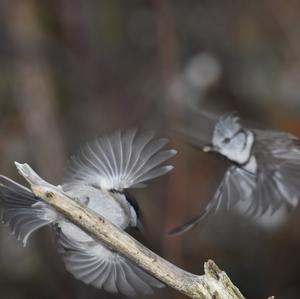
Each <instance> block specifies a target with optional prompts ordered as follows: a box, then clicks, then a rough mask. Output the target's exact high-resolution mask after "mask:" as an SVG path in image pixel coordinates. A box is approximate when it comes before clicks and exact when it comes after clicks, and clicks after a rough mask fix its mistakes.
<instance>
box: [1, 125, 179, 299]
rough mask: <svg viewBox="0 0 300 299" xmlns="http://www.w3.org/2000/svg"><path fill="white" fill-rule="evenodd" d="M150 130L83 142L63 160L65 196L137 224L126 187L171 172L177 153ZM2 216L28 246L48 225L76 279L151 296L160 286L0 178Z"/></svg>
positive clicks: (119, 221) (124, 225)
mask: <svg viewBox="0 0 300 299" xmlns="http://www.w3.org/2000/svg"><path fill="white" fill-rule="evenodd" d="M167 143H168V139H166V138H156V137H155V133H154V132H153V131H144V132H138V131H137V130H136V129H127V130H125V131H121V130H118V131H115V132H113V133H111V134H108V135H104V136H102V137H99V138H97V139H95V140H94V141H92V142H90V143H88V144H86V145H85V146H84V147H83V148H82V149H81V150H80V151H79V153H78V154H76V155H75V156H72V157H71V159H70V160H69V162H68V163H67V167H66V172H65V176H64V179H63V184H62V185H61V186H59V188H61V190H62V191H63V192H64V193H65V194H66V195H67V196H69V197H71V198H74V199H77V200H79V201H80V203H81V204H83V205H84V206H85V207H87V208H89V209H91V210H92V211H94V212H95V213H98V214H99V215H101V216H102V217H104V218H105V219H107V220H109V221H111V222H112V223H113V224H114V225H116V226H117V227H119V228H121V229H123V230H128V229H129V228H135V227H137V228H139V227H140V217H139V210H138V205H137V202H136V201H135V200H133V198H132V197H130V196H129V195H128V194H129V192H128V191H127V189H128V188H133V187H143V186H145V182H146V181H148V180H151V179H153V178H156V177H158V176H161V175H163V174H165V173H167V172H169V171H170V170H171V169H172V168H173V166H171V165H162V163H164V162H165V161H166V160H168V159H169V158H171V157H172V156H174V155H175V154H176V151H175V150H173V149H163V148H164V147H165V145H166V144H167ZM0 207H1V208H0V212H1V214H0V216H1V219H2V222H3V223H4V224H5V225H7V226H8V227H9V228H10V230H11V232H12V233H13V234H14V235H15V236H16V238H17V239H18V240H21V241H22V242H23V244H24V246H26V243H27V241H28V238H29V237H30V235H31V234H32V233H33V232H34V231H36V230H37V229H39V228H41V227H43V226H50V227H51V229H52V230H53V232H54V234H55V236H56V241H57V244H58V251H59V253H60V255H61V257H62V260H63V263H64V264H65V267H66V269H67V270H68V271H69V272H70V273H71V274H72V275H73V276H74V277H75V278H77V279H79V280H81V281H83V282H84V283H86V284H90V285H92V286H94V287H96V288H99V289H104V290H105V291H107V292H110V293H122V294H124V295H126V296H135V295H137V294H151V293H152V292H153V288H161V287H163V286H164V284H162V283H161V282H160V281H158V280H157V279H155V278H154V277H152V276H151V275H150V274H148V273H146V272H145V271H144V270H142V269H140V268H139V267H138V266H136V265H135V264H134V263H133V262H131V261H130V260H129V259H127V258H126V257H124V256H121V255H120V254H118V253H117V252H115V251H112V250H110V249H109V248H108V247H106V246H105V245H104V244H102V243H100V242H99V241H95V240H94V239H93V238H92V237H91V236H90V235H88V234H87V233H86V232H84V231H83V230H82V229H80V228H79V227H78V226H76V225H74V224H72V223H71V222H69V221H68V220H66V219H65V218H63V216H61V215H59V214H58V213H57V212H56V211H55V210H54V209H53V208H51V207H50V206H49V205H48V204H46V203H45V202H43V201H42V200H41V199H40V198H38V197H36V196H35V195H34V194H33V193H32V191H31V190H30V189H28V188H26V187H24V186H22V185H20V184H19V183H17V182H15V181H13V180H11V179H9V178H8V177H5V176H3V175H1V176H0Z"/></svg>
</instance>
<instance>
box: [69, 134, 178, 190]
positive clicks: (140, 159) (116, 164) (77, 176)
mask: <svg viewBox="0 0 300 299" xmlns="http://www.w3.org/2000/svg"><path fill="white" fill-rule="evenodd" d="M154 136H155V134H154V132H153V131H147V132H143V133H140V134H137V131H136V130H128V131H125V132H121V131H117V132H115V133H113V134H111V135H107V136H103V137H101V138H98V139H97V140H95V141H94V142H92V143H90V144H88V145H87V146H86V147H85V148H83V149H82V150H81V152H80V153H79V154H78V155H77V156H74V157H72V159H71V160H70V162H69V165H68V167H67V171H66V175H65V179H64V189H65V190H70V189H72V186H74V185H76V184H78V183H81V184H86V185H92V186H97V187H99V188H102V189H116V190H123V189H125V188H129V187H133V186H136V185H140V184H141V183H143V182H145V181H147V180H150V179H153V178H155V177H157V176H160V175H163V174H165V173H167V172H168V171H170V170H171V169H172V167H171V166H168V165H167V166H161V164H162V163H164V162H165V161H166V160H168V159H170V158H171V157H172V156H174V155H175V154H176V151H175V150H162V148H163V147H164V146H165V145H166V144H167V142H168V140H167V139H165V138H160V139H155V138H154Z"/></svg>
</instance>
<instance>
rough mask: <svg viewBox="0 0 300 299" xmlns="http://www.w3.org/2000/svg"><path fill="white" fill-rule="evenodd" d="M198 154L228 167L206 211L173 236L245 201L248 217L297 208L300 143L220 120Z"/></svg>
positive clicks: (283, 135)
mask: <svg viewBox="0 0 300 299" xmlns="http://www.w3.org/2000/svg"><path fill="white" fill-rule="evenodd" d="M194 138H195V136H194ZM196 143H198V144H199V142H196ZM202 150H203V151H204V152H214V153H217V154H220V155H222V156H223V157H225V158H226V159H227V160H229V161H230V162H231V166H230V167H229V168H228V170H227V171H226V173H225V175H224V178H223V179H222V181H221V183H220V185H219V187H218V189H217V191H216V192H215V194H214V196H213V198H212V199H211V200H210V202H209V203H208V205H207V206H206V208H205V209H204V211H203V212H202V213H201V214H200V215H199V216H198V217H196V218H194V219H192V220H191V221H189V222H187V223H186V224H184V225H182V226H179V227H178V228H175V229H173V230H172V231H171V232H170V234H171V235H176V234H180V233H183V232H186V231H188V230H190V229H192V228H193V227H195V226H196V225H197V224H198V223H199V222H200V221H201V220H202V219H203V218H205V217H206V216H207V215H209V214H212V213H214V212H216V211H218V210H219V209H220V208H222V207H224V208H227V209H229V208H231V207H232V206H234V205H235V204H236V203H237V202H238V201H245V202H247V205H248V209H247V211H246V213H247V214H248V215H249V216H250V217H259V216H261V215H264V214H265V213H267V212H269V213H271V214H272V213H274V212H275V211H276V210H277V209H279V208H282V207H285V208H287V209H291V208H293V207H295V205H297V204H298V202H299V195H300V184H299V182H300V142H299V139H298V138H296V137H295V136H293V135H291V134H289V133H284V132H277V131H271V130H258V129H248V128H244V127H242V126H241V124H240V121H239V118H238V117H237V116H235V115H233V114H230V115H223V116H221V117H220V118H219V119H218V121H217V123H216V124H215V127H214V130H213V136H212V143H211V145H207V146H204V147H203V148H202Z"/></svg>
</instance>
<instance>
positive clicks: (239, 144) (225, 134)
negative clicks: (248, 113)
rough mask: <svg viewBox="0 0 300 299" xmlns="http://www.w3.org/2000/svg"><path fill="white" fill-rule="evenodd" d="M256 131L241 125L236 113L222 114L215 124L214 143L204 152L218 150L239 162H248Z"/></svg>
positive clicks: (204, 149) (205, 148) (206, 147)
mask: <svg viewBox="0 0 300 299" xmlns="http://www.w3.org/2000/svg"><path fill="white" fill-rule="evenodd" d="M253 144H254V133H253V132H251V131H250V130H246V129H244V128H242V127H241V125H240V123H239V118H238V117H237V116H235V115H232V114H230V115H225V116H221V117H220V118H219V120H218V122H217V123H216V125H215V128H214V132H213V138H212V144H211V145H207V146H205V147H203V151H204V152H211V151H212V152H218V153H220V154H221V155H223V156H224V157H226V158H228V159H229V160H231V161H233V162H236V163H238V164H244V163H246V162H247V161H248V160H249V158H250V156H251V149H252V146H253Z"/></svg>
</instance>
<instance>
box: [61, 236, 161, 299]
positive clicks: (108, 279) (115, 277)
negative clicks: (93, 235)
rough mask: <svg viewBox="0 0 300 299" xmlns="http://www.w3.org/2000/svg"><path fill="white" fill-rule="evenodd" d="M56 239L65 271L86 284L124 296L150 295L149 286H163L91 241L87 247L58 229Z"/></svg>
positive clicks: (150, 288)
mask: <svg viewBox="0 0 300 299" xmlns="http://www.w3.org/2000/svg"><path fill="white" fill-rule="evenodd" d="M57 240H58V243H59V251H60V254H61V255H62V258H63V261H64V263H65V266H66V268H67V270H68V271H69V272H70V273H72V274H73V275H74V276H75V278H77V279H79V280H81V281H83V282H84V283H86V284H91V285H92V286H94V287H96V288H99V289H100V288H103V289H104V290H105V291H107V292H111V293H122V294H124V295H126V296H135V295H136V294H151V293H152V287H155V288H161V287H163V286H164V285H163V284H162V283H161V282H159V281H158V280H156V279H155V278H153V277H152V276H150V275H149V274H147V273H146V272H144V271H143V270H141V269H139V268H138V267H137V266H135V265H134V264H133V263H131V262H130V261H129V260H128V259H126V258H124V257H122V256H120V255H119V254H117V253H115V252H112V251H110V250H108V249H106V248H105V247H104V246H103V245H101V244H97V243H95V242H93V244H92V245H90V246H88V245H86V244H83V243H80V242H77V241H75V240H72V239H70V238H68V237H67V236H66V235H64V234H63V233H62V232H61V231H60V232H59V233H58V239H57Z"/></svg>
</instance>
